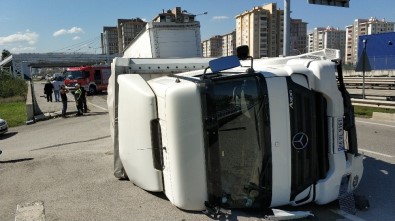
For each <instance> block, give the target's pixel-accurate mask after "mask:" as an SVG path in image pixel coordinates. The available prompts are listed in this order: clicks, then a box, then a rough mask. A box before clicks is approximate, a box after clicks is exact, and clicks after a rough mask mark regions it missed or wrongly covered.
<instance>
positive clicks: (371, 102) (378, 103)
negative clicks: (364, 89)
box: [351, 98, 395, 109]
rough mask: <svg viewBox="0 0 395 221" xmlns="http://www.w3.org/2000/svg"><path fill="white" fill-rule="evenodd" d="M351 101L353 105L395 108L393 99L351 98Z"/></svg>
mask: <svg viewBox="0 0 395 221" xmlns="http://www.w3.org/2000/svg"><path fill="white" fill-rule="evenodd" d="M351 103H352V105H354V106H365V107H379V108H388V109H395V102H394V101H379V100H366V99H354V98H351Z"/></svg>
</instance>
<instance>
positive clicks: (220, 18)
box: [212, 16, 229, 20]
mask: <svg viewBox="0 0 395 221" xmlns="http://www.w3.org/2000/svg"><path fill="white" fill-rule="evenodd" d="M212 19H213V20H226V19H229V17H228V16H214V17H213V18H212Z"/></svg>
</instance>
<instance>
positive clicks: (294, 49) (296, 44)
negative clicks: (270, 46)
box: [289, 19, 307, 55]
mask: <svg viewBox="0 0 395 221" xmlns="http://www.w3.org/2000/svg"><path fill="white" fill-rule="evenodd" d="M290 29H291V31H290V47H289V48H290V53H291V55H298V54H303V53H305V52H306V50H305V49H306V46H307V36H306V33H307V23H306V22H303V21H302V19H291V25H290Z"/></svg>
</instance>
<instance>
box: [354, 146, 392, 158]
mask: <svg viewBox="0 0 395 221" xmlns="http://www.w3.org/2000/svg"><path fill="white" fill-rule="evenodd" d="M359 150H361V151H364V152H367V153H372V154H375V155H380V156H383V157H389V158H392V157H394V156H392V155H388V154H385V153H379V152H375V151H371V150H365V149H362V148H359Z"/></svg>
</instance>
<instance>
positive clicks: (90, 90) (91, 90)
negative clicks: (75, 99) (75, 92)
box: [89, 85, 96, 94]
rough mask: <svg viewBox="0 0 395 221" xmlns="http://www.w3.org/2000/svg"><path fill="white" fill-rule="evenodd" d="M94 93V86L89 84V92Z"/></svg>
mask: <svg viewBox="0 0 395 221" xmlns="http://www.w3.org/2000/svg"><path fill="white" fill-rule="evenodd" d="M95 93H96V87H95V86H93V85H91V86H89V94H95Z"/></svg>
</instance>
